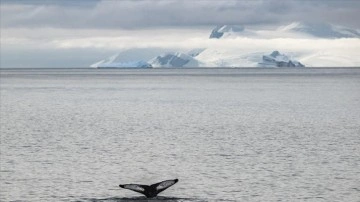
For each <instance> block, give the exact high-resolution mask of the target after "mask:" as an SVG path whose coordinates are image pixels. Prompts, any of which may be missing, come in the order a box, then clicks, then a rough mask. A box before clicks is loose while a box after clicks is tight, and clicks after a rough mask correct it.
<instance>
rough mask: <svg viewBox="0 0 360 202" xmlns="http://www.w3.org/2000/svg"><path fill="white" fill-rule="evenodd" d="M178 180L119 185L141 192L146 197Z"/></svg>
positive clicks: (157, 192)
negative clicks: (149, 183) (150, 183)
mask: <svg viewBox="0 0 360 202" xmlns="http://www.w3.org/2000/svg"><path fill="white" fill-rule="evenodd" d="M178 181H179V180H178V179H173V180H165V181H162V182H158V183H155V184H152V185H150V186H149V185H142V184H120V185H119V187H121V188H124V189H129V190H132V191H135V192H138V193H141V194H144V195H145V196H146V197H148V198H152V197H155V196H157V195H158V194H159V193H160V192H162V191H164V190H166V189H167V188H169V187H171V186H173V185H174V184H176V183H177V182H178Z"/></svg>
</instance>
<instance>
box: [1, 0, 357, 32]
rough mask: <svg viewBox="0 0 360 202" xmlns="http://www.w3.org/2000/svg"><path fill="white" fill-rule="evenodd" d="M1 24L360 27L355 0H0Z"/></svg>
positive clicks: (112, 26)
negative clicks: (314, 24)
mask: <svg viewBox="0 0 360 202" xmlns="http://www.w3.org/2000/svg"><path fill="white" fill-rule="evenodd" d="M0 11H1V27H2V28H12V27H23V28H39V27H54V28H87V29H142V28H151V27H164V26H165V27H166V26H202V25H216V24H244V25H254V24H255V25H257V24H280V23H287V22H290V21H311V22H330V23H335V24H341V25H345V26H349V27H353V28H359V27H360V21H359V20H358V19H359V18H360V1H358V0H227V1H217V0H197V1H196V0H193V1H192V0H122V1H116V0H62V1H51V0H26V1H25V0H2V1H1V10H0Z"/></svg>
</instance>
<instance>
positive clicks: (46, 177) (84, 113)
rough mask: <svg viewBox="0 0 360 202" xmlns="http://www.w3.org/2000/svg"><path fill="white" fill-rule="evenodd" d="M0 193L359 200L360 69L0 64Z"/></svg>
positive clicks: (14, 196)
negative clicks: (133, 186)
mask: <svg viewBox="0 0 360 202" xmlns="http://www.w3.org/2000/svg"><path fill="white" fill-rule="evenodd" d="M0 79H1V82H0V89H1V91H0V93H1V94H0V104H1V105H0V126H1V128H0V132H1V145H0V146H1V147H0V148H1V150H0V151H1V156H0V157H1V158H0V168H1V170H0V201H147V200H145V199H144V198H142V197H139V196H140V195H139V194H138V193H136V192H132V191H129V190H125V189H121V188H119V187H118V185H119V184H121V183H143V184H152V183H155V182H158V181H162V180H166V179H173V178H179V182H178V183H177V184H176V185H174V186H173V187H171V188H169V189H168V190H166V191H165V192H163V193H161V194H160V195H161V197H158V198H156V199H153V200H151V201H174V202H180V201H181V202H186V201H193V202H200V201H201V202H202V201H347V202H357V201H359V199H360V69H152V70H151V69H150V70H131V69H126V70H90V69H85V70H81V69H63V70H61V69H54V70H51V69H43V70H42V69H28V70H1V77H0Z"/></svg>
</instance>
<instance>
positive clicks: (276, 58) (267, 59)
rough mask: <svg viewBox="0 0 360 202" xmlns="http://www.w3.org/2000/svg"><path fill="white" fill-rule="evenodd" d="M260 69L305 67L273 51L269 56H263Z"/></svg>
mask: <svg viewBox="0 0 360 202" xmlns="http://www.w3.org/2000/svg"><path fill="white" fill-rule="evenodd" d="M259 66H260V67H305V66H304V65H303V64H301V63H300V62H298V61H296V60H290V59H289V57H288V56H286V55H284V54H281V53H280V52H279V51H273V52H272V53H271V54H269V55H263V57H262V61H261V62H259Z"/></svg>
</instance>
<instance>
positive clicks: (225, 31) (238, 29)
mask: <svg viewBox="0 0 360 202" xmlns="http://www.w3.org/2000/svg"><path fill="white" fill-rule="evenodd" d="M244 31H245V28H244V27H243V26H241V25H218V26H216V27H215V28H214V29H213V30H212V31H211V34H210V39H212V38H216V39H219V38H223V37H227V36H230V35H237V34H239V33H243V32H244Z"/></svg>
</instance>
